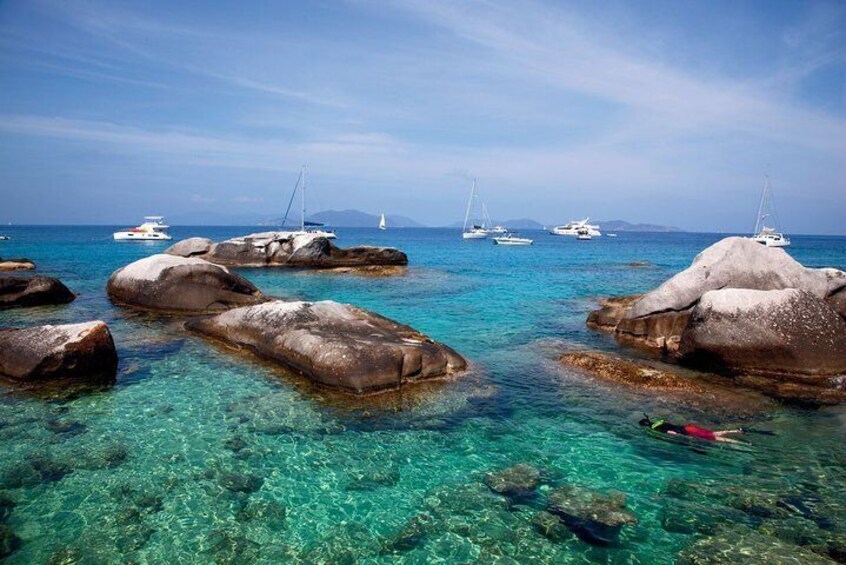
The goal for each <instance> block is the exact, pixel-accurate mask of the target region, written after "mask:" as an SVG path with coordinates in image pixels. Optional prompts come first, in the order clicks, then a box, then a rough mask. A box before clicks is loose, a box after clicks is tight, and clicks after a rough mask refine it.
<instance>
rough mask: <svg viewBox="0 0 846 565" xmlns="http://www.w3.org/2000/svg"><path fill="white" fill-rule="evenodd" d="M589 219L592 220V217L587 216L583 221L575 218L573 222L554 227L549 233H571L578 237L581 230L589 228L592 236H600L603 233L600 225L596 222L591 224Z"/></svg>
mask: <svg viewBox="0 0 846 565" xmlns="http://www.w3.org/2000/svg"><path fill="white" fill-rule="evenodd" d="M588 221H590V218H585V219H584V220H581V221H576V220H574V221H572V222H569V223H567V224H564V225H563V226H556V227H554V228H552V230H551V231H550V232H549V233H551V234H552V235H570V236H574V237H576V236H578V235H579V230H580V229H582V228H585V229H587V230H588V232H589V233H590V236H591V237H600V236H601V235H602V232H601V231H599V226H597V225H595V224H589V223H588Z"/></svg>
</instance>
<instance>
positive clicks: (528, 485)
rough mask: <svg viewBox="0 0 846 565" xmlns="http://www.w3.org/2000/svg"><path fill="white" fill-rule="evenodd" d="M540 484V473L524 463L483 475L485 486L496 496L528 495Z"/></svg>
mask: <svg viewBox="0 0 846 565" xmlns="http://www.w3.org/2000/svg"><path fill="white" fill-rule="evenodd" d="M539 482H540V471H538V470H537V469H536V468H534V467H532V466H531V465H528V464H526V463H518V464H517V465H514V466H512V467H507V468H505V469H500V470H499V471H494V472H492V473H488V474H487V475H485V484H486V485H488V488H489V489H491V490H492V491H493V492H495V493H497V494H502V495H504V496H509V497H520V496H526V495H528V494H530V493H531V492H532V491H534V490H535V488H537V486H538V483H539Z"/></svg>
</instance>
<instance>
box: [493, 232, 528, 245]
mask: <svg viewBox="0 0 846 565" xmlns="http://www.w3.org/2000/svg"><path fill="white" fill-rule="evenodd" d="M493 242H494V244H496V245H531V244H533V243H534V240H532V239H529V238H527V237H518V234H516V233H506V234H505V235H501V236H499V237H495V238H493Z"/></svg>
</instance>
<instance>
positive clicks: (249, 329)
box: [186, 301, 466, 393]
mask: <svg viewBox="0 0 846 565" xmlns="http://www.w3.org/2000/svg"><path fill="white" fill-rule="evenodd" d="M186 327H188V328H189V329H191V330H193V331H196V332H198V333H200V334H202V335H205V336H208V337H211V338H214V339H217V340H220V341H223V342H225V343H228V344H232V345H236V346H239V347H245V348H248V349H249V350H252V351H253V352H255V353H256V354H258V355H259V356H261V357H264V358H266V359H269V360H271V361H274V362H277V363H279V364H280V365H282V366H284V367H286V368H289V369H293V370H294V371H296V372H298V373H300V374H302V375H304V376H305V377H307V378H308V379H310V380H312V381H313V382H315V383H318V384H321V385H324V386H328V387H333V388H338V389H343V390H346V391H350V392H354V393H367V392H375V391H379V390H384V389H396V388H399V387H401V386H403V385H405V384H408V383H412V382H416V381H422V380H425V379H432V378H437V377H444V376H447V375H451V374H454V373H457V372H459V371H461V370H463V369H464V368H465V367H466V361H465V360H464V359H463V358H462V357H461V356H460V355H459V354H458V353H456V352H455V351H453V350H452V349H451V348H449V347H447V346H446V345H443V344H440V343H437V342H434V341H432V340H431V339H429V338H428V337H426V336H425V335H423V334H421V333H420V332H418V331H416V330H414V329H413V328H410V327H408V326H404V325H401V324H398V323H397V322H394V321H392V320H389V319H387V318H384V317H382V316H379V315H377V314H374V313H372V312H368V311H366V310H362V309H359V308H356V307H354V306H349V305H346V304H338V303H337V302H331V301H322V302H282V301H272V302H267V303H265V304H260V305H257V306H248V307H244V308H237V309H234V310H230V311H228V312H225V313H223V314H219V315H217V316H214V317H210V318H203V319H196V320H190V321H189V322H188V323H187V324H186Z"/></svg>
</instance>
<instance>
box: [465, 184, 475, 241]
mask: <svg viewBox="0 0 846 565" xmlns="http://www.w3.org/2000/svg"><path fill="white" fill-rule="evenodd" d="M475 196H476V179H473V188H471V189H470V200H468V201H467V213H466V214H464V231H467V222H468V221H469V220H470V208H471V207H472V206H473V198H474V197H475Z"/></svg>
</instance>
